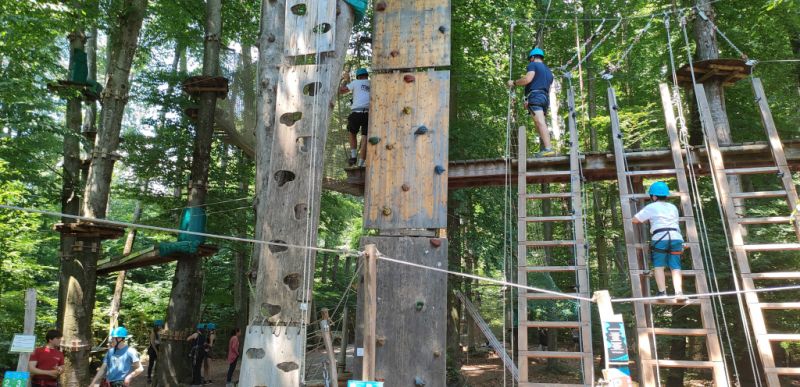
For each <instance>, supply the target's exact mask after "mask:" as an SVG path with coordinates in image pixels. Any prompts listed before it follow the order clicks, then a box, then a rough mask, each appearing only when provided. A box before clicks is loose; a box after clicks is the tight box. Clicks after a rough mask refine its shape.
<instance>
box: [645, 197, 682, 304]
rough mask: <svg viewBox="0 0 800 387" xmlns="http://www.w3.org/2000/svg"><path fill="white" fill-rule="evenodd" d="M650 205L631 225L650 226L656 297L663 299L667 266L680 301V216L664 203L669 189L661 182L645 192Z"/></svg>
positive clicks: (670, 204)
mask: <svg viewBox="0 0 800 387" xmlns="http://www.w3.org/2000/svg"><path fill="white" fill-rule="evenodd" d="M647 194H648V195H650V200H652V201H653V202H652V203H650V204H648V205H647V206H645V207H644V208H642V210H641V211H639V212H637V213H636V215H634V216H633V219H632V222H633V224H640V223H645V222H650V234H652V240H651V244H650V248H651V254H650V257H651V259H652V261H653V271H654V274H655V277H656V286H658V293H656V296H657V297H662V296H666V295H667V284H666V279H665V278H664V267H665V266H669V269H670V271H671V272H672V285H673V286H674V287H675V297H676V298H677V299H678V300H684V299H686V297H685V296H684V295H683V288H682V282H683V278H682V277H681V254H682V253H683V235H681V229H680V226H679V224H678V221H679V220H680V213H679V212H678V207H675V205H674V204H672V203H669V202H667V201H666V200H667V197H668V196H669V187H668V186H667V183H664V182H663V181H657V182H655V183H653V184H652V185H651V186H650V188H649V189H648V190H647Z"/></svg>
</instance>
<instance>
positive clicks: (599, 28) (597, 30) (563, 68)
mask: <svg viewBox="0 0 800 387" xmlns="http://www.w3.org/2000/svg"><path fill="white" fill-rule="evenodd" d="M605 24H606V19H603V20H602V21H601V22H600V25H598V26H597V28H595V30H594V32H593V33H592V34H591V35H590V36H589V37H587V38H586V39H584V41H583V44H580V43H579V42H580V29H579V28H578V19H575V34H576V39H575V40H576V42H575V46H576V47H575V54H574V55H573V56H572V58H570V59H569V60H568V61H567V63H564V64H563V65H561V66H560V67H559V70H561V71H562V72H564V71H566V70H567V67H569V66H571V65H572V62H573V61H575V59H578V57H579V56H580V53H581V50H582V49H583V50H585V49H586V46H587V45H589V43H590V42H591V41H592V40H593V39H594V38H596V37H597V36H598V35H600V31H602V30H603V26H604V25H605ZM581 47H582V48H581Z"/></svg>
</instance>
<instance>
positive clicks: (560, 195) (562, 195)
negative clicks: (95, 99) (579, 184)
mask: <svg viewBox="0 0 800 387" xmlns="http://www.w3.org/2000/svg"><path fill="white" fill-rule="evenodd" d="M571 198H572V193H571V192H551V193H532V194H525V199H528V200H543V199H571Z"/></svg>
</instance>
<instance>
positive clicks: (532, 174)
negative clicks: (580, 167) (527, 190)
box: [525, 171, 572, 177]
mask: <svg viewBox="0 0 800 387" xmlns="http://www.w3.org/2000/svg"><path fill="white" fill-rule="evenodd" d="M571 174H572V171H542V172H526V173H525V176H530V177H548V176H569V175H571Z"/></svg>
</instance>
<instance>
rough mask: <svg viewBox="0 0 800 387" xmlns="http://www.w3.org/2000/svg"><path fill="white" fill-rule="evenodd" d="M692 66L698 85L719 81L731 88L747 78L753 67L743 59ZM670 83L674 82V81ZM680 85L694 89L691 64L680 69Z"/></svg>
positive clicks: (704, 62)
mask: <svg viewBox="0 0 800 387" xmlns="http://www.w3.org/2000/svg"><path fill="white" fill-rule="evenodd" d="M692 65H693V67H694V77H695V80H696V82H697V83H704V82H711V81H719V82H722V85H723V86H731V85H733V84H734V83H736V82H738V81H740V80H742V79H744V78H747V77H748V76H750V73H751V72H752V67H751V66H750V65H748V64H747V62H745V61H744V60H742V59H707V60H701V61H697V62H693V63H692ZM669 81H670V82H672V79H670V80H669ZM678 84H679V85H681V86H683V87H692V85H693V84H692V71H691V69H690V68H689V64H685V65H684V66H683V67H681V68H680V69H678Z"/></svg>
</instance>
